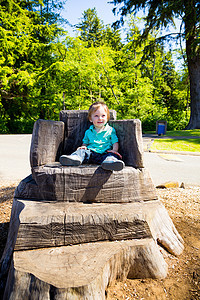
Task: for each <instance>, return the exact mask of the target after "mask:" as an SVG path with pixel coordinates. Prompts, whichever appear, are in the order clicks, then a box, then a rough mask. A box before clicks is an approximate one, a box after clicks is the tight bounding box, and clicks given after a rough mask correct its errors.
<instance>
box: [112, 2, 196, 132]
mask: <svg viewBox="0 0 200 300" xmlns="http://www.w3.org/2000/svg"><path fill="white" fill-rule="evenodd" d="M112 3H114V5H115V6H117V5H118V4H120V8H119V12H120V14H121V19H120V21H119V22H118V23H120V22H121V23H123V21H124V17H125V16H126V15H127V14H129V13H137V12H138V11H139V10H141V9H143V10H145V11H147V12H148V13H147V16H146V18H145V21H146V23H145V29H144V32H143V38H144V39H145V38H146V36H147V34H148V33H149V32H150V31H151V30H152V29H153V28H156V29H159V28H160V27H164V28H166V27H167V26H168V25H171V24H172V25H174V18H175V17H179V18H181V20H182V24H183V25H184V32H183V34H182V36H183V37H184V38H185V41H186V54H187V65H188V71H189V78H190V98H191V101H190V108H191V114H190V121H189V124H188V125H187V127H186V128H187V129H195V128H200V5H199V1H198V0H179V1H178V0H175V1H174V0H168V1H167V0H162V1H156V0H153V1H150V0H148V1H143V0H127V1H122V0H113V1H112ZM116 9H117V7H115V8H114V10H113V11H114V12H116ZM181 27H183V26H181ZM180 35H181V33H180V34H179V36H180Z"/></svg>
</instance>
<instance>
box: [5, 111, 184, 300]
mask: <svg viewBox="0 0 200 300" xmlns="http://www.w3.org/2000/svg"><path fill="white" fill-rule="evenodd" d="M115 118H116V113H115V111H111V121H110V123H111V125H112V126H113V127H114V128H115V129H116V132H117V135H118V137H119V143H120V150H119V151H120V153H121V154H122V157H123V160H124V162H125V168H124V169H123V170H121V171H119V172H111V171H106V170H103V169H102V168H101V167H100V166H96V165H81V166H78V167H64V166H61V165H60V163H59V162H58V161H59V156H60V155H61V154H70V153H72V152H73V151H74V150H75V149H76V148H77V147H78V146H80V145H81V141H82V138H83V135H84V132H85V130H86V129H87V127H88V122H87V111H62V112H61V113H60V121H49V120H38V121H36V123H35V125H34V129H33V134H32V142H31V150H30V163H31V169H32V174H31V175H29V176H28V177H26V178H25V179H23V180H22V181H21V182H20V184H19V185H18V187H17V188H16V190H15V195H14V201H13V206H12V212H11V219H10V227H9V233H8V239H7V243H6V247H5V249H4V253H3V255H2V258H1V263H0V279H1V285H0V294H3V292H4V298H3V299H4V300H11V299H20V300H23V299H52V300H54V299H55V300H56V299H60V300H65V299H73V300H75V299H77V300H78V299H81V300H82V299H85V300H86V299H87V300H96V299H97V300H103V299H105V298H106V296H105V290H106V288H107V286H108V285H110V284H112V282H113V281H114V280H116V279H118V280H124V279H126V278H147V277H151V278H164V277H166V275H167V264H166V262H165V261H164V258H163V255H162V253H161V252H160V249H159V246H158V244H157V243H159V245H161V246H163V247H164V248H165V249H166V250H168V251H169V252H170V253H171V254H173V255H180V254H181V253H182V251H183V240H182V238H181V236H180V235H179V233H178V232H177V230H176V228H175V226H174V224H173V222H172V221H171V219H170V217H169V215H168V213H167V211H166V209H165V207H164V205H163V204H162V203H161V202H160V201H159V200H158V198H157V195H156V189H155V187H154V185H153V183H152V180H151V177H150V174H149V172H148V170H147V169H146V168H145V166H144V161H143V146H142V132H141V123H140V121H139V120H119V121H118V120H115ZM5 282H6V285H4V284H3V283H5ZM4 288H5V291H4Z"/></svg>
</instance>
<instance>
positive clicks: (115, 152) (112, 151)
mask: <svg viewBox="0 0 200 300" xmlns="http://www.w3.org/2000/svg"><path fill="white" fill-rule="evenodd" d="M107 152H111V153H114V154H117V155H118V156H119V157H120V158H121V159H122V156H121V154H119V152H117V151H114V150H107Z"/></svg>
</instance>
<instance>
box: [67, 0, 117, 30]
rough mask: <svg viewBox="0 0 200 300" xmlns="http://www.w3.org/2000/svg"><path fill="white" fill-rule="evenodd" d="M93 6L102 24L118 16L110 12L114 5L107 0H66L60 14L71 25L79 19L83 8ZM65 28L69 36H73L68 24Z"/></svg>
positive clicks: (111, 21)
mask: <svg viewBox="0 0 200 300" xmlns="http://www.w3.org/2000/svg"><path fill="white" fill-rule="evenodd" d="M94 7H95V8H96V10H97V16H98V17H99V19H101V20H102V21H103V22H104V25H107V24H112V23H113V22H114V21H116V20H117V19H118V18H119V17H117V16H114V14H113V12H112V9H113V8H114V6H113V4H109V3H108V0H86V1H84V0H67V1H66V4H65V9H64V11H63V13H62V15H63V17H64V18H66V19H67V20H68V21H69V22H70V23H71V24H72V25H75V24H77V23H79V22H80V21H81V17H82V14H83V12H84V10H87V9H88V8H94ZM66 30H67V31H68V32H69V35H70V36H74V33H73V30H72V28H70V26H66Z"/></svg>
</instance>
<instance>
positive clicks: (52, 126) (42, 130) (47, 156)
mask: <svg viewBox="0 0 200 300" xmlns="http://www.w3.org/2000/svg"><path fill="white" fill-rule="evenodd" d="M63 139H64V123H63V122H61V121H50V120H37V121H36V122H35V124H34V127H33V133H32V141H31V149H30V164H31V167H36V166H41V165H44V164H47V163H51V162H54V161H56V160H58V159H59V157H60V155H61V154H62V146H63Z"/></svg>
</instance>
